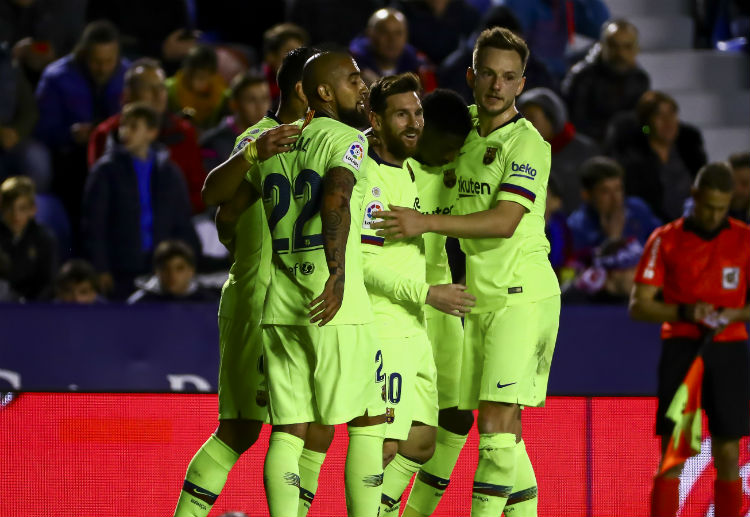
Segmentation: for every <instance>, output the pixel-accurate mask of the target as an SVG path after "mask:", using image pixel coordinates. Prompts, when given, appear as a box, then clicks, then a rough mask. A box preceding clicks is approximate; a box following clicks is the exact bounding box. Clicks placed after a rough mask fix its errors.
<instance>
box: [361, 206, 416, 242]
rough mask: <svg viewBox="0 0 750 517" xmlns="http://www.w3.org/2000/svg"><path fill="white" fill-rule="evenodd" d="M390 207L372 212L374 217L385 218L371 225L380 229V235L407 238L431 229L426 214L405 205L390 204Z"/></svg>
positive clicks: (390, 237) (378, 233) (391, 237)
mask: <svg viewBox="0 0 750 517" xmlns="http://www.w3.org/2000/svg"><path fill="white" fill-rule="evenodd" d="M388 208H390V210H386V211H380V212H373V214H372V215H373V217H374V218H377V219H383V220H382V221H378V222H376V223H373V224H372V226H371V228H374V229H376V230H378V232H377V235H378V236H380V237H386V238H388V239H406V238H408V237H415V236H417V235H422V234H423V233H426V232H428V231H429V227H428V225H427V216H426V215H423V214H421V213H420V212H417V211H416V210H414V209H413V208H406V207H403V206H396V205H388Z"/></svg>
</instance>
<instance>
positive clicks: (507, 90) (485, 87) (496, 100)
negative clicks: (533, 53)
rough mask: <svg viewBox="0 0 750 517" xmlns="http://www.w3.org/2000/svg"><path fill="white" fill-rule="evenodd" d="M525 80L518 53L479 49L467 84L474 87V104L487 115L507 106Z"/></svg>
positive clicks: (504, 109)
mask: <svg viewBox="0 0 750 517" xmlns="http://www.w3.org/2000/svg"><path fill="white" fill-rule="evenodd" d="M524 83H525V80H524V77H523V63H522V62H521V56H519V55H518V52H516V51H514V50H500V49H497V48H493V47H486V48H484V49H482V50H481V51H480V52H479V55H478V56H477V62H476V63H475V65H474V68H473V71H471V72H470V73H469V85H470V86H471V87H472V89H473V90H474V99H475V100H476V103H477V107H478V109H479V110H480V111H483V112H484V113H486V114H487V115H490V116H497V115H500V114H502V113H504V112H505V111H507V110H508V109H510V108H511V107H512V106H513V104H514V103H515V100H516V96H517V95H520V94H521V91H522V90H523V85H524Z"/></svg>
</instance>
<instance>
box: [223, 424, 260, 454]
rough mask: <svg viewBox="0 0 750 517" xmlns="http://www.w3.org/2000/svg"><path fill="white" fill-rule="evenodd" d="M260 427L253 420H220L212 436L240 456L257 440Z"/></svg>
mask: <svg viewBox="0 0 750 517" xmlns="http://www.w3.org/2000/svg"><path fill="white" fill-rule="evenodd" d="M261 427H262V424H261V423H260V422H257V421H255V420H221V421H219V427H218V428H217V429H216V433H214V434H216V437H217V438H218V439H219V440H221V441H222V442H224V443H225V444H227V445H228V446H229V447H231V448H232V450H233V451H235V452H236V453H237V454H242V453H244V452H245V451H246V450H248V449H249V448H250V447H252V446H253V444H254V443H255V442H256V441H257V440H258V436H259V435H260V429H261Z"/></svg>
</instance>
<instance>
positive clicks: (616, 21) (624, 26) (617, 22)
mask: <svg viewBox="0 0 750 517" xmlns="http://www.w3.org/2000/svg"><path fill="white" fill-rule="evenodd" d="M610 25H614V26H615V28H616V29H617V30H618V31H621V30H629V31H633V32H635V33H636V35H637V34H638V27H636V26H635V25H634V24H633V23H632V22H630V21H629V20H627V19H625V18H613V19H611V20H607V21H606V22H604V23H602V28H601V30H600V31H599V40H600V41H601V40H602V39H604V35H605V34H606V33H607V28H608V27H609V26H610Z"/></svg>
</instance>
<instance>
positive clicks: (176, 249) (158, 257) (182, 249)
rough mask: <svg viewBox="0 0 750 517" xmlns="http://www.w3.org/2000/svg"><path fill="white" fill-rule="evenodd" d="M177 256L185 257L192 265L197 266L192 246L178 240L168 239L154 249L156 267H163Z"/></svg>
mask: <svg viewBox="0 0 750 517" xmlns="http://www.w3.org/2000/svg"><path fill="white" fill-rule="evenodd" d="M175 257H181V258H183V259H185V262H187V263H188V264H190V267H193V268H195V253H193V250H192V249H191V248H190V246H188V245H187V244H185V243H184V242H182V241H178V240H166V241H162V242H160V243H159V245H158V246H157V247H156V251H154V268H156V269H161V268H163V267H164V266H166V265H167V262H169V261H170V260H172V259H173V258H175Z"/></svg>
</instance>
